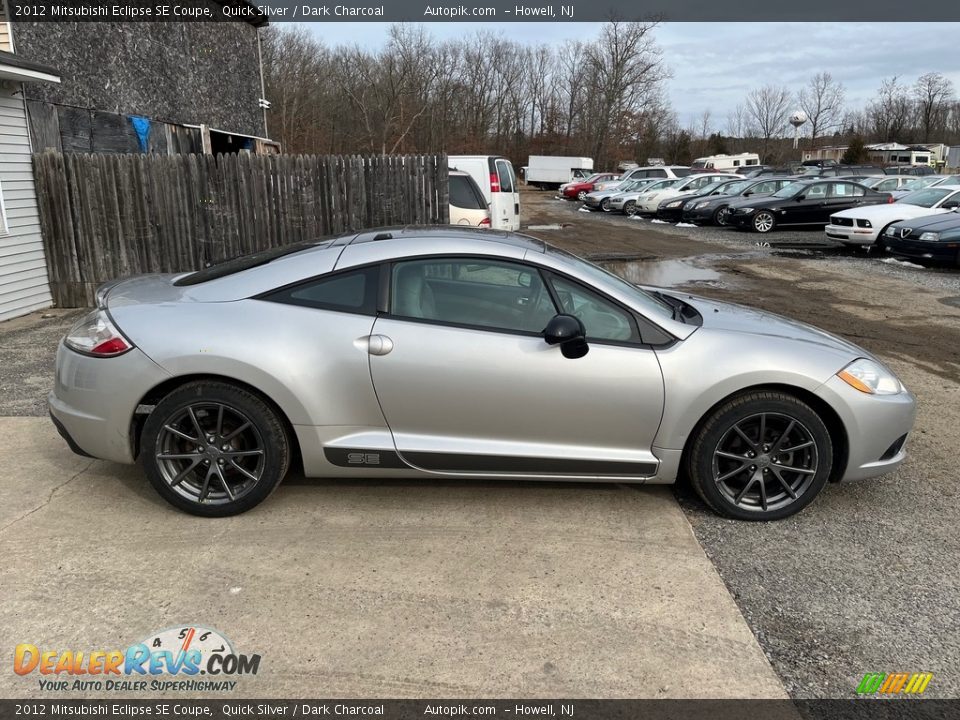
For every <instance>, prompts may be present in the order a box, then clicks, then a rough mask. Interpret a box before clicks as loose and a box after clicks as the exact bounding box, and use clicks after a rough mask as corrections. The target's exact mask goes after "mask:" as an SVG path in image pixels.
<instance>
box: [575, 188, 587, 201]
mask: <svg viewBox="0 0 960 720" xmlns="http://www.w3.org/2000/svg"><path fill="white" fill-rule="evenodd" d="M586 199H587V191H586V190H581V191H580V192H578V193H577V200H579V201H580V202H583V201H584V200H586Z"/></svg>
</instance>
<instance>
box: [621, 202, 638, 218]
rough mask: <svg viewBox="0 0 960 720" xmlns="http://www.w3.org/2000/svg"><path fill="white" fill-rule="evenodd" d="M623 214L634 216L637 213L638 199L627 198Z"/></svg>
mask: <svg viewBox="0 0 960 720" xmlns="http://www.w3.org/2000/svg"><path fill="white" fill-rule="evenodd" d="M623 214H624V215H629V216H630V217H633V216H634V215H636V214H637V201H636V200H627V201H626V202H625V203H624V204H623Z"/></svg>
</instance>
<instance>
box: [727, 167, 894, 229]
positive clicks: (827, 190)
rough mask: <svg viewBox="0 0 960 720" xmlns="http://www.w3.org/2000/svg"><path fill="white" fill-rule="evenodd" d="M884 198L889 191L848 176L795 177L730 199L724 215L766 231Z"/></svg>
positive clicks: (820, 221)
mask: <svg viewBox="0 0 960 720" xmlns="http://www.w3.org/2000/svg"><path fill="white" fill-rule="evenodd" d="M884 202H893V197H892V196H891V195H890V193H878V192H875V191H873V190H870V189H869V188H865V187H864V186H863V185H859V184H858V183H855V182H850V181H849V180H830V179H820V178H817V179H812V180H797V181H796V182H792V183H790V184H788V185H784V186H783V187H782V188H780V189H779V190H778V191H777V192H775V193H773V195H770V196H768V197H765V198H759V199H756V200H741V201H740V202H737V203H731V205H730V212H729V214H728V215H727V219H728V222H729V223H730V224H731V225H735V226H736V227H740V228H746V229H748V230H754V231H756V232H759V233H768V232H770V231H771V230H774V229H775V228H777V227H779V226H781V225H826V224H827V223H828V222H829V221H830V216H831V215H833V214H834V213H836V212H839V211H840V210H849V209H850V208H853V207H857V206H858V205H876V204H878V203H884Z"/></svg>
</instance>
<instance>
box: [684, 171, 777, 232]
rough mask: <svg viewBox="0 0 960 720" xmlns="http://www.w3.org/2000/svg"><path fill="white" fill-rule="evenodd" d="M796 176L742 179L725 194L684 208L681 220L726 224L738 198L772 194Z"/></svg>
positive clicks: (696, 222)
mask: <svg viewBox="0 0 960 720" xmlns="http://www.w3.org/2000/svg"><path fill="white" fill-rule="evenodd" d="M795 179H796V178H792V177H779V178H763V177H762V176H761V177H758V178H756V179H748V180H740V181H739V182H736V183H733V184H732V185H729V186H727V187H726V188H725V194H724V195H717V196H715V197H711V198H701V199H700V200H699V201H697V202H694V203H692V204H687V205H685V206H684V208H683V215H682V216H681V218H680V219H681V220H683V222H688V223H693V224H695V225H726V224H727V213H728V212H729V211H730V203H732V202H737V201H738V200H747V199H750V198H753V199H756V198H760V197H766V196H767V195H772V194H773V193H775V192H776V191H777V190H779V189H780V188H782V187H783V186H784V185H787V184H789V183H792V182H794V180H795Z"/></svg>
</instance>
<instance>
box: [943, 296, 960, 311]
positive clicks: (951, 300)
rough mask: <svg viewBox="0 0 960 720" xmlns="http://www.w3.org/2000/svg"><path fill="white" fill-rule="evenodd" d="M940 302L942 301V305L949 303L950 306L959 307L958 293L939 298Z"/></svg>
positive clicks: (959, 298)
mask: <svg viewBox="0 0 960 720" xmlns="http://www.w3.org/2000/svg"><path fill="white" fill-rule="evenodd" d="M940 302H942V303H943V304H944V305H949V306H950V307H955V308H960V295H954V296H952V297H945V298H940Z"/></svg>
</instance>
